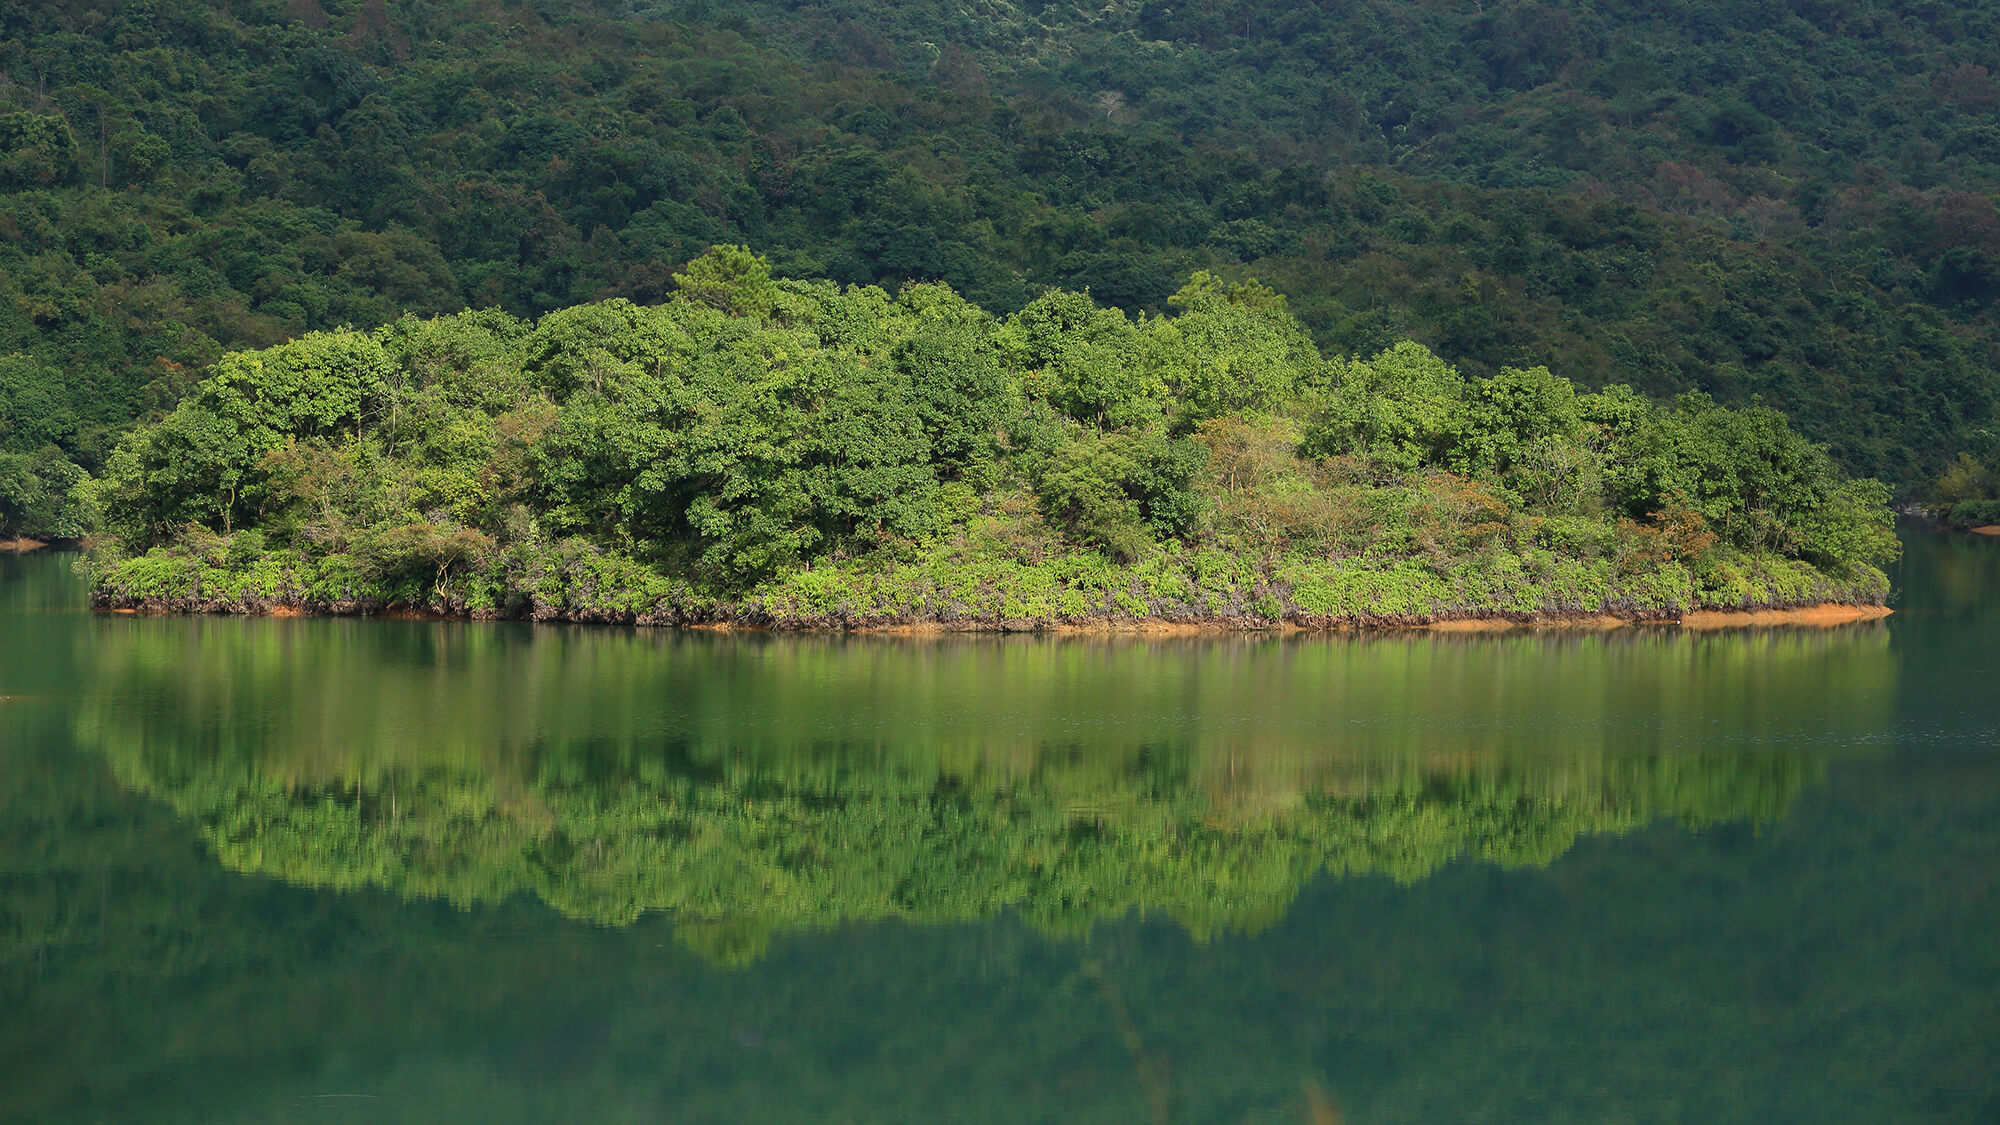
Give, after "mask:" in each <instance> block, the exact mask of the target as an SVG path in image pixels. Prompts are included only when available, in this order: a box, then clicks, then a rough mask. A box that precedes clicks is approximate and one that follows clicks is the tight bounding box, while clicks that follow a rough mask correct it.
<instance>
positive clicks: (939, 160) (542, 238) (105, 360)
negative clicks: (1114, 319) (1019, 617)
mask: <svg viewBox="0 0 2000 1125" xmlns="http://www.w3.org/2000/svg"><path fill="white" fill-rule="evenodd" d="M1997 13H2000V6H1996V5H1995V4H1993V3H1990V2H1986V3H1965V4H1957V5H1952V6H1939V5H1931V4H1920V3H1916V2H1914V0H1912V2H1910V3H1900V4H1890V5H1862V4H1859V3H1839V2H1829V3H1809V2H1800V3H1790V4H1777V3H1771V4H1763V3H1696V4H1688V5H1676V6H1674V7H1673V8H1671V9H1659V8H1656V7H1651V6H1640V5H1628V4H1622V3H1616V2H1611V0H1575V2H1572V3H1533V2H1518V3H1515V2H1501V3H1493V4H1476V3H1463V4H1459V3H1452V4H1444V3H1430V2H1422V3H1400V4H1387V3H1375V4H1360V5H1347V6H1325V7H1322V6H1317V5H1304V6H1298V7H1293V8H1285V9H1278V8H1271V7H1269V6H1260V5H1253V4H1248V3H1227V2H1218V3H1210V4H1205V5H1204V4H1200V3H1190V4H1186V5H1179V4H1176V3H1170V2H1168V0H1151V2H1149V3H1144V4H1127V3H1117V4H1112V5H1110V6H1108V7H1105V8H1102V9H1088V8H1086V7H1085V6H1080V5H1079V6H1076V7H1068V6H1064V5H1060V4H1053V5H1042V6H1039V7H1037V6H1034V5H1032V4H1024V5H1022V6H1018V7H1017V6H1014V5H1011V4H1006V3H989V4H981V5H976V6H962V7H954V6H946V5H938V4H902V5H897V4H890V3H869V2H867V0H853V2H847V0H836V2H830V3H825V4H816V5H799V6H795V7H794V6H786V5H783V4H771V3H764V4H758V3H752V4H731V5H726V6H723V5H710V4H704V3H699V2H696V3H680V4H650V3H620V4H610V3H579V4H563V5H555V4H508V3H503V2H498V0H410V2H396V3H390V2H386V0H362V2H348V0H343V2H333V0H287V2H283V3H280V2H277V0H225V2H221V3H213V4H196V3H188V2H185V0H156V2H153V3H110V2H101V3H94V2H79V3H64V4H25V3H13V4H7V5H4V6H0V149H4V154H0V192H3V193H4V195H0V232H4V235H5V237H4V239H0V261H4V265H5V269H4V272H0V522H4V523H6V524H8V525H11V526H12V527H14V528H15V529H17V530H18V529H31V530H37V531H40V532H42V533H44V534H58V535H59V534H65V533H67V532H70V531H73V530H75V528H76V527H77V523H76V521H77V520H79V519H82V518H85V513H82V512H79V511H76V510H73V509H66V508H65V507H64V499H65V497H66V496H67V494H68V490H69V488H70V485H71V484H73V483H74V481H75V479H76V478H77V474H78V472H79V471H89V472H91V473H96V472H98V471H99V470H100V469H101V468H102V466H103V464H104V461H105V458H106V456H107V455H108V453H109V450H110V448H111V446H112V444H113V442H114V440H115V437H116V435H117V433H118V432H120V431H121V430H122V429H123V428H124V427H126V426H127V425H128V424H129V423H130V422H131V421H132V420H133V419H135V418H139V417H158V416H160V415H162V414H164V412H165V411H167V410H168V409H170V408H171V407H172V405H173V404H174V402H175V401H177V400H178V398H179V397H180V396H181V395H182V394H183V393H185V392H186V391H187V390H188V389H189V388H190V387H192V386H193V385H194V383H195V382H196V381H198V378H199V377H200V375H201V374H202V372H203V371H204V370H205V369H206V367H207V366H208V365H209V364H211V363H213V362H214V361H215V360H216V359H217V358H218V357H219V356H220V355H221V354H222V353H223V352H224V351H226V350H228V349H232V348H240V347H251V346H262V345H267V344H271V343H275V342H277V341H279V340H281V339H284V338H288V337H292V336H296V335H298V334H300V333H302V332H305V331H309V330H314V329H327V328H333V327H338V326H341V325H353V326H355V327H357V328H361V329H364V330H365V329H368V328H372V327H374V326H377V325H380V324H383V323H386V322H388V321H391V320H393V319H394V318H395V317H397V316H398V315H401V314H403V313H416V314H419V315H428V314H437V313H447V312H453V311H456V310H458V309H461V308H465V307H468V306H470V307H486V306H497V307H499V308H502V309H505V310H507V311H508V312H510V313H511V314H513V315H516V316H528V315H535V314H540V313H543V312H546V311H549V310H552V309H555V308H560V307H565V306H569V305H573V304H577V303H580V302H584V301H588V300H595V299H601V298H605V297H612V296H626V297H630V298H632V299H633V300H636V301H639V302H642V303H645V302H651V301H656V300H659V299H661V298H663V297H664V296H665V295H666V294H667V293H668V292H669V291H670V289H671V283H670V280H669V278H670V276H671V274H672V273H673V272H674V271H676V270H678V269H679V268H681V266H682V264H683V263H685V262H686V261H687V260H688V259H689V258H691V257H693V256H694V255H696V254H698V253H699V252H701V251H702V250H703V249H705V248H706V247H707V246H708V245H710V244H713V243H742V244H747V245H750V246H752V247H754V248H756V249H757V250H758V251H759V252H761V253H765V254H767V255H769V257H770V260H771V261H772V263H773V267H774V269H775V271H776V272H777V273H778V274H779V275H781V276H793V277H821V276H823V277H829V278H832V279H833V280H836V281H839V282H843V283H855V282H865V283H875V284H882V285H885V286H888V287H890V288H891V289H893V287H894V286H895V285H897V284H900V283H902V282H904V281H908V280H923V281H932V280H935V281H944V282H947V283H949V284H950V285H951V286H952V287H953V289H954V290H956V291H957V292H959V293H961V294H963V295H964V296H965V297H967V298H968V299H969V300H971V301H973V302H974V303H976V304H978V305H980V306H981V307H983V308H985V309H986V310H988V311H989V312H995V313H1000V314H1005V313H1011V312H1014V311H1016V310H1018V309H1020V308H1022V307H1024V306H1025V305H1027V303H1028V302H1029V301H1030V300H1032V299H1033V298H1034V297H1035V296H1036V295H1037V294H1039V293H1040V292H1042V291H1043V290H1044V289H1046V288H1048V287H1052V286H1054V287H1063V288H1069V289H1079V290H1080V289H1088V290H1089V291H1090V293H1091V294H1092V295H1093V296H1094V297H1095V298H1096V299H1097V300H1098V301H1099V302H1100V303H1103V304H1107V305H1114V306H1118V307H1121V308H1123V309H1125V310H1127V311H1128V312H1137V311H1139V310H1151V311H1161V310H1162V309H1163V308H1164V302H1165V299H1166V298H1167V296H1168V295H1169V294H1171V293H1173V292H1174V291H1176V290H1177V289H1178V288H1179V287H1180V286H1182V285H1183V284H1184V283H1185V282H1186V280H1187V279H1188V277H1190V276H1191V275H1192V274H1193V273H1194V272H1196V271H1197V270H1201V269H1208V270H1211V271H1214V272H1216V273H1218V274H1219V275H1220V276H1222V277H1223V278H1225V279H1227V280H1232V281H1234V280H1241V279H1243V278H1247V277H1250V276H1256V277H1259V278H1262V279H1263V280H1265V281H1266V282H1268V283H1270V284H1272V285H1274V286H1275V287H1277V288H1279V289H1280V290H1282V291H1284V292H1286V293H1288V294H1290V295H1291V297H1292V299H1293V307H1294V309H1295V311H1296V312H1297V313H1298V315H1299V317H1300V319H1301V321H1302V322H1303V323H1304V324H1305V325H1306V326H1307V328H1308V329H1309V330H1310V332H1311V333H1312V334H1313V336H1314V337H1315V339H1316V340H1317V342H1318V343H1319V344H1320V345H1321V346H1322V347H1323V348H1325V349H1327V350H1328V351H1331V352H1333V353H1336V354H1358V355H1370V354H1374V353H1376V352H1378V351H1380V350H1381V349H1383V348H1385V347H1387V346H1388V345H1390V344H1391V343H1394V342H1395V341H1397V340H1399V339H1403V338H1411V339H1414V340H1416V341H1418V342H1420V343H1423V344H1425V345H1427V346H1430V347H1432V348H1433V349H1435V350H1437V351H1438V352H1439V353H1441V354H1445V355H1449V356H1451V357H1453V358H1454V359H1455V360H1457V361H1458V362H1460V363H1462V364H1463V366H1464V367H1465V369H1466V370H1467V371H1468V372H1469V373H1471V374H1473V375H1479V376H1486V375H1491V374H1494V373H1496V372H1497V371H1498V370H1499V369H1500V368H1501V367H1503V366H1507V365H1514V366H1520V367H1528V366H1533V365H1536V364H1541V363H1547V364H1550V365H1552V366H1554V367H1555V368H1557V369H1558V370H1560V371H1561V373H1563V374H1564V375H1566V376H1569V377H1572V378H1574V379H1576V380H1578V381H1579V382H1581V383H1582V384H1584V385H1585V386H1589V387H1594V386H1600V385H1603V384H1606V383H1611V382H1622V383H1629V384H1631V385H1633V386H1635V387H1637V388H1639V389H1640V390H1641V391H1642V392H1645V393H1648V394H1651V395H1654V396H1656V397H1666V396H1670V395H1672V394H1674V393H1678V392H1681V391H1685V390H1690V389H1699V390H1704V391H1706V392H1708V393H1709V394H1711V395H1712V396H1714V397H1715V398H1716V399H1717V400H1718V401H1721V402H1723V403H1724V404H1742V403H1747V402H1748V401H1750V400H1751V399H1752V397H1753V396H1762V398H1763V401H1765V402H1767V403H1769V404H1771V405H1773V406H1776V407H1778V408H1780V409H1782V410H1784V411H1785V412H1786V413H1788V414H1789V415H1790V416H1791V417H1792V418H1793V419H1794V420H1795V421H1796V422H1797V424H1798V425H1799V427H1800V428H1801V429H1802V430H1803V431H1804V432H1805V433H1806V434H1807V435H1808V436H1810V437H1812V438H1814V439H1817V440H1820V441H1823V442H1826V443H1828V444H1829V445H1830V447H1831V450H1832V452H1833V455H1834V456H1835V458H1836V459H1837V460H1838V461H1839V462H1840V463H1842V464H1843V465H1844V466H1846V467H1847V468H1849V469H1850V470H1853V471H1857V472H1863V473H1870V474H1874V475H1878V476H1882V477H1884V478H1886V479H1889V480H1891V481H1893V482H1895V483H1897V484H1898V486H1899V487H1902V488H1904V489H1906V490H1913V491H1914V490H1920V489H1921V488H1923V487H1925V486H1926V484H1927V482H1928V481H1930V480H1931V479H1933V478H1935V477H1936V476H1937V475H1938V473H1939V472H1941V471H1942V470H1943V469H1944V467H1945V465H1946V463H1947V462H1948V461H1949V459H1950V458H1951V457H1952V456H1953V455H1954V454H1955V453H1957V452H1959V451H1961V450H1972V451H1975V452H1979V451H1982V450H1984V451H1985V455H1987V456H1989V457H1990V456H1991V448H1990V447H1991V442H1992V434H1991V431H1992V426H1993V410H1994V399H1995V376H1994V374H1993V373H1994V371H1995V369H1996V368H2000V317H1996V315H1995V301H1996V297H2000V218H1996V214H1995V209H1994V193H1995V191H1996V188H2000V125H1996V124H1995V120H1994V112H1995V108H1996V106H2000V94H1996V89H1995V87H1994V84H1993V77H1992V71H1993V70H1994V69H1995V68H1997V67H2000V58H1997V57H1995V56H1996V53H2000V46H1996V44H1997V43H2000V21H1997V20H1996V14H1997Z"/></svg>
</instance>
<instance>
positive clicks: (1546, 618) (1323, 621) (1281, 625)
mask: <svg viewBox="0 0 2000 1125" xmlns="http://www.w3.org/2000/svg"><path fill="white" fill-rule="evenodd" d="M91 604H92V606H93V607H94V608H95V609H97V610H98V611H100V612H104V613H119V614H138V613H145V614H218V615H232V614H233V615H245V616H263V617H386V618H392V619H398V620H420V621H490V620H498V619H499V617H498V615H495V614H490V613H438V612H435V611H431V610H424V609H413V608H410V607H407V606H401V605H382V604H377V603H369V602H336V603H330V604H326V605H307V604H300V603H296V602H280V601H261V600H250V601H227V600H222V599H208V598H203V599H194V598H125V597H114V596H108V595H105V594H102V593H96V594H93V595H92V597H91ZM1892 612H1894V611H1893V610H1891V609H1889V607H1887V606H1882V605H1866V604H1850V603H1844V602H1820V603H1816V604H1813V605H1800V606H1769V607H1762V608H1747V609H1699V610H1691V611H1688V612H1686V613H1682V614H1680V615H1679V616H1674V615H1670V614H1651V613H1639V614H1632V615H1620V614H1615V613H1584V612H1564V613H1538V614H1490V613H1486V614H1482V613H1464V614H1439V615H1436V616H1415V615H1404V614H1384V615H1362V616H1357V617H1313V616H1309V615H1305V614H1298V613H1294V614H1291V615H1289V616H1287V617H1286V618H1284V619H1282V620H1274V619H1272V618H1267V617H1257V616H1248V615H1246V616H1217V617H1206V618H1194V619H1187V620H1174V619H1168V618H1160V617H1113V616H1104V617H1092V618H1085V619H1081V620H1057V621H1049V620H1040V619H1021V620H1007V619H992V618H962V619H957V620H949V621H940V620H921V621H908V620H851V619H839V618H812V619H796V620H794V619H778V618H771V617H768V616H764V615H750V614H746V615H744V616H743V617H741V618H722V619H715V620H675V619H669V618H654V617H652V616H650V615H649V616H644V617H636V618H626V619H623V620H618V619H613V618H609V617H602V616H590V617H582V616H571V615H562V614H536V615H535V616H534V617H533V618H532V619H533V620H538V621H547V622H552V623H569V624H610V625H650V626H664V627H668V628H683V629H697V630H702V631H707V632H718V633H729V632H795V633H829V632H834V633H856V634H868V635H874V636H894V637H923V636H942V635H945V634H948V633H1041V634H1046V635H1051V636H1132V637H1188V636H1197V635H1201V634H1213V633H1249V632H1288V633H1289V632H1353V631H1362V630H1388V629H1424V630H1429V631H1431V632H1437V633H1505V632H1513V631H1516V630H1568V629H1590V630H1601V629H1622V628H1626V627H1628V626H1637V625H1655V626H1678V627H1681V628H1686V629H1696V630H1714V629H1737V628H1756V627H1764V626H1778V625H1789V626H1807V627H1821V628H1823V627H1829V626H1835V625H1849V624H1854V623H1856V622H1863V621H1876V620H1880V619H1881V618H1884V617H1887V616H1889V614H1891V613H1892Z"/></svg>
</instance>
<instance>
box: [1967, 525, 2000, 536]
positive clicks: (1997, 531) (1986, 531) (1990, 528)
mask: <svg viewBox="0 0 2000 1125" xmlns="http://www.w3.org/2000/svg"><path fill="white" fill-rule="evenodd" d="M1969 530H1971V532H1972V533H1973V534H1974V535H2000V523H1989V524H1987V525H1986V526H1985V527H1975V528H1971V529H1969Z"/></svg>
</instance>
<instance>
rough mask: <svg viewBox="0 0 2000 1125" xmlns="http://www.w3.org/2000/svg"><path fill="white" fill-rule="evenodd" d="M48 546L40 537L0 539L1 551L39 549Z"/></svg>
mask: <svg viewBox="0 0 2000 1125" xmlns="http://www.w3.org/2000/svg"><path fill="white" fill-rule="evenodd" d="M46 546H48V544H47V543H44V542H42V541H40V540H39V539H0V551H39V550H41V549H42V548H43V547H46Z"/></svg>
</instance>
